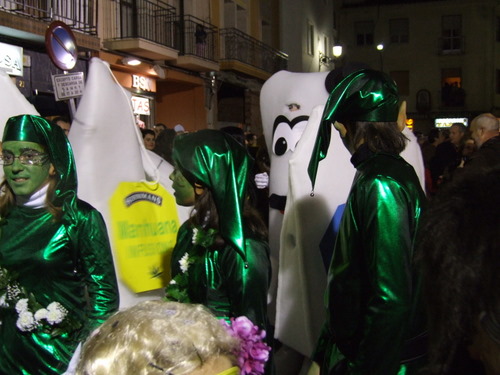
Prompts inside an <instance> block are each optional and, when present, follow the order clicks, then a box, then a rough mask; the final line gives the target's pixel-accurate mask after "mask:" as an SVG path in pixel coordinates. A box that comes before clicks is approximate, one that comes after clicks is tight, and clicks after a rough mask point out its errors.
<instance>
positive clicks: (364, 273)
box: [309, 70, 426, 375]
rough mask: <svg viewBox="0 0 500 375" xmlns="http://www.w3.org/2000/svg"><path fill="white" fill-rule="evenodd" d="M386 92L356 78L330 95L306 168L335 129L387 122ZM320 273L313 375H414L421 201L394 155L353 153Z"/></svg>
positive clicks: (391, 112)
mask: <svg viewBox="0 0 500 375" xmlns="http://www.w3.org/2000/svg"><path fill="white" fill-rule="evenodd" d="M397 114H398V98H397V88H396V85H395V83H394V82H393V81H392V79H390V78H389V77H388V76H386V75H385V74H383V73H380V72H376V71H371V70H362V71H359V72H356V73H353V74H351V75H349V76H348V77H346V78H345V79H344V80H343V81H342V82H340V83H339V85H338V86H337V87H336V88H335V89H334V90H333V91H332V93H331V95H330V98H329V100H328V102H327V105H326V107H325V111H324V114H323V122H322V125H321V128H320V129H319V132H318V138H317V142H316V147H315V151H313V157H312V160H311V164H310V167H309V172H310V176H311V180H312V181H313V182H314V179H315V177H316V170H317V163H318V162H319V160H321V159H322V158H324V156H325V153H326V149H328V144H329V140H330V131H331V127H332V124H333V123H334V122H335V121H339V122H342V120H344V121H345V120H350V121H368V122H375V121H380V122H395V121H397ZM351 162H352V163H353V165H354V167H355V168H356V169H357V172H356V175H355V177H354V181H353V185H352V187H351V191H350V193H349V197H348V200H347V203H346V208H345V211H344V214H343V217H342V220H341V224H340V230H339V234H338V236H337V238H336V242H335V247H334V250H333V255H332V260H331V263H330V269H329V273H328V285H327V290H326V297H325V304H326V308H327V318H326V323H325V325H324V329H323V332H322V335H321V337H320V340H319V342H318V345H317V349H316V353H315V354H314V360H315V361H316V362H318V363H319V365H320V367H321V374H322V375H324V374H328V375H368V374H370V375H397V374H398V375H403V374H406V375H408V374H416V372H417V370H418V369H419V368H420V367H421V366H422V363H423V361H424V356H425V351H426V334H425V312H424V311H423V308H422V303H421V293H420V279H421V277H420V272H419V270H418V269H417V268H416V266H415V264H414V262H413V260H414V257H415V254H414V241H415V236H416V232H417V227H418V222H419V219H420V216H421V211H422V208H423V205H425V201H426V198H425V194H424V192H423V191H422V189H421V187H420V183H419V180H418V177H417V175H416V174H415V171H414V170H413V168H412V167H411V166H410V165H409V164H408V163H406V161H404V160H403V159H402V158H401V157H400V156H399V155H396V154H388V153H382V152H372V151H370V150H369V149H368V147H367V146H366V144H363V145H361V146H360V147H359V148H358V149H357V150H356V152H355V153H354V154H353V156H352V158H351Z"/></svg>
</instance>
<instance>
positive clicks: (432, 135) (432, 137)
mask: <svg viewBox="0 0 500 375" xmlns="http://www.w3.org/2000/svg"><path fill="white" fill-rule="evenodd" d="M439 134H441V130H439V129H438V128H434V129H431V130H430V131H429V134H427V140H428V141H429V143H434V141H435V140H436V139H438V138H439Z"/></svg>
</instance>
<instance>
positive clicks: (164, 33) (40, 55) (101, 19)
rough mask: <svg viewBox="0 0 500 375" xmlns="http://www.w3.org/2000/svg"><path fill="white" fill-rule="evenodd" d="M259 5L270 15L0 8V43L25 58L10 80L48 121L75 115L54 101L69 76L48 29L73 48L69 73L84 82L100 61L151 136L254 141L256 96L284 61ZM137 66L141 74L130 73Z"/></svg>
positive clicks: (139, 3)
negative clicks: (236, 132)
mask: <svg viewBox="0 0 500 375" xmlns="http://www.w3.org/2000/svg"><path fill="white" fill-rule="evenodd" d="M261 3H262V4H266V5H265V6H266V7H267V6H268V2H266V1H259V0H203V1H200V0H168V1H163V0H101V1H97V0H66V1H61V0H40V1H31V0H28V1H18V0H0V42H1V43H5V44H8V45H13V46H18V47H22V48H23V62H22V65H23V66H24V70H23V73H22V75H18V76H16V77H15V78H13V79H15V80H16V84H17V85H18V87H19V88H20V89H21V91H22V92H23V94H24V95H25V96H26V97H27V98H28V99H29V100H30V101H31V102H33V103H34V104H35V107H36V108H37V109H38V110H39V112H40V113H41V115H43V116H53V115H61V114H63V115H71V113H70V111H69V110H68V108H67V107H68V106H67V105H66V103H64V102H56V101H55V100H54V95H53V94H54V92H53V87H52V83H51V75H52V74H61V73H63V71H61V70H59V69H58V68H56V67H55V66H54V65H53V64H52V63H51V61H50V59H49V57H48V56H47V51H46V48H45V45H44V35H45V31H46V30H47V27H48V26H49V24H50V23H51V22H52V21H55V20H59V21H62V22H64V23H65V24H67V25H68V26H69V27H70V28H71V29H72V32H73V34H74V35H75V38H76V42H77V46H78V63H77V65H76V67H75V68H74V69H72V70H73V71H83V72H84V73H86V71H87V68H88V61H89V59H90V58H91V57H94V56H97V57H99V58H101V59H103V60H105V61H107V62H108V63H109V64H110V67H111V69H112V71H113V73H114V75H115V77H116V78H117V80H118V82H119V83H120V84H121V85H122V86H124V87H125V88H127V89H128V90H129V91H131V93H132V95H133V97H134V108H135V110H136V116H137V121H138V122H140V123H144V124H145V126H148V127H151V126H152V125H154V124H155V123H158V122H162V123H164V124H166V125H167V126H169V127H173V126H175V125H176V124H182V125H183V126H184V127H185V128H186V129H187V130H190V131H194V130H197V129H202V128H206V127H212V128H218V127H220V126H223V125H238V126H241V127H242V128H244V130H250V131H254V132H258V131H259V127H261V125H260V112H259V110H258V95H259V91H260V87H261V85H262V83H263V82H264V81H265V80H266V79H267V78H268V77H270V76H271V75H272V74H273V73H274V72H276V71H278V70H281V69H285V68H286V66H287V59H288V57H287V55H286V54H285V53H283V52H281V51H279V50H278V49H277V48H274V47H272V46H271V45H269V44H266V43H265V42H263V40H262V39H263V34H265V35H267V34H269V32H268V31H264V32H263V25H265V22H263V20H262V12H261ZM271 3H272V1H271ZM264 28H266V27H265V26H264ZM266 33H267V34H266ZM269 40H272V38H269ZM132 58H135V59H137V60H138V61H137V65H129V63H130V60H131V59H132ZM256 106H257V107H256Z"/></svg>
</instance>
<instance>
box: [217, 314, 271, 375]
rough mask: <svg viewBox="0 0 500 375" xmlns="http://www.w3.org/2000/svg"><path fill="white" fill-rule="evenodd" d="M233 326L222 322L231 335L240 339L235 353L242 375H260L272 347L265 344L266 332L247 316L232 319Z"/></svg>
mask: <svg viewBox="0 0 500 375" xmlns="http://www.w3.org/2000/svg"><path fill="white" fill-rule="evenodd" d="M230 322H231V324H228V323H227V322H226V321H224V320H221V323H222V324H223V325H224V326H225V327H226V329H227V330H228V331H229V333H230V334H231V335H232V336H233V337H236V338H237V339H239V341H240V345H239V348H238V350H237V351H236V352H235V353H234V354H235V356H236V357H237V359H238V366H239V367H240V370H241V375H260V374H263V373H264V366H265V363H266V362H267V360H268V359H269V352H270V351H271V347H270V346H269V345H267V344H266V343H265V342H264V339H265V338H266V331H265V330H263V329H262V330H261V329H259V327H258V326H256V325H255V324H253V323H252V321H251V320H250V319H248V318H247V317H246V316H240V317H237V318H231V319H230Z"/></svg>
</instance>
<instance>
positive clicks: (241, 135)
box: [220, 126, 245, 146]
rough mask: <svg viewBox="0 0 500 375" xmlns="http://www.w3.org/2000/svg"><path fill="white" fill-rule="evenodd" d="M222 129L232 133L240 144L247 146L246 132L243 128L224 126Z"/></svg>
mask: <svg viewBox="0 0 500 375" xmlns="http://www.w3.org/2000/svg"><path fill="white" fill-rule="evenodd" d="M220 131H222V132H224V133H226V134H229V135H231V136H232V137H233V138H234V139H236V140H237V141H238V143H239V144H240V145H243V146H245V132H244V131H243V129H241V128H238V127H237V126H224V127H223V128H220Z"/></svg>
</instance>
